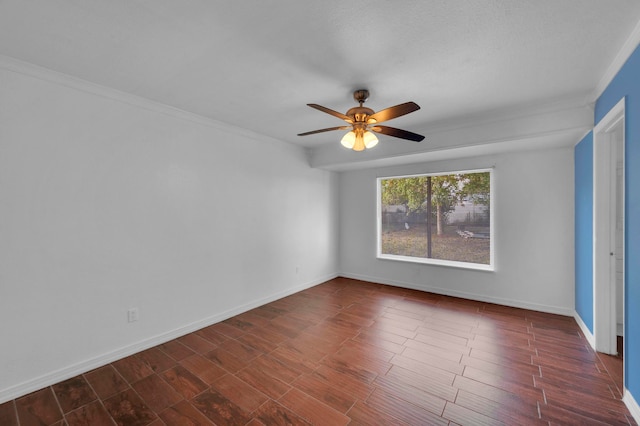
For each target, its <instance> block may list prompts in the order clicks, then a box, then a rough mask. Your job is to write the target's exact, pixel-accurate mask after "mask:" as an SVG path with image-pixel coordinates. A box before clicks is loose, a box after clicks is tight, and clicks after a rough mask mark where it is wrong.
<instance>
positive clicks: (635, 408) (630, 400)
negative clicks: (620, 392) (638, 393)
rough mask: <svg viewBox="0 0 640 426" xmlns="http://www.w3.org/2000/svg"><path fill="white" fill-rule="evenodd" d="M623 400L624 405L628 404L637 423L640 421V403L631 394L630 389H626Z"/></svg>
mask: <svg viewBox="0 0 640 426" xmlns="http://www.w3.org/2000/svg"><path fill="white" fill-rule="evenodd" d="M622 402H624V405H626V406H627V408H628V409H629V412H630V413H631V415H632V416H633V419H634V420H635V421H636V423H640V405H638V403H637V402H636V400H635V398H634V397H633V395H631V392H629V389H625V390H624V396H623V397H622Z"/></svg>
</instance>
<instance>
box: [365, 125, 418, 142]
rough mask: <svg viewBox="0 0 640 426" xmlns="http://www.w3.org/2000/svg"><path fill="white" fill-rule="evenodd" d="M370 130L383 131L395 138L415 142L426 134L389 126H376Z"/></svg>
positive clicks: (384, 133)
mask: <svg viewBox="0 0 640 426" xmlns="http://www.w3.org/2000/svg"><path fill="white" fill-rule="evenodd" d="M369 130H373V131H374V132H376V133H382V134H383V135H387V136H393V137H394V138H400V139H407V140H410V141H414V142H420V141H422V140H423V139H424V136H422V135H419V134H417V133H413V132H410V131H408V130H402V129H396V128H395V127H389V126H375V127H371V128H369Z"/></svg>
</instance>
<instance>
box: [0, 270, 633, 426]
mask: <svg viewBox="0 0 640 426" xmlns="http://www.w3.org/2000/svg"><path fill="white" fill-rule="evenodd" d="M608 361H614V362H613V363H611V364H610V363H609V362H608ZM608 361H607V362H606V363H604V362H603V361H602V358H601V356H599V355H598V354H596V353H595V352H594V351H593V350H592V349H591V348H590V346H589V344H588V342H587V341H586V339H585V338H584V336H583V335H582V333H581V332H580V330H579V328H578V326H577V324H576V323H575V321H574V320H573V318H569V317H563V316H558V315H551V314H545V313H540V312H534V311H528V310H522V309H514V308H508V307H503V306H498V305H492V304H488V303H481V302H474V301H469V300H464V299H456V298H452V297H445V296H439V295H435V294H430V293H423V292H419V291H412V290H406V289H401V288H395V287H390V286H383V285H377V284H371V283H366V282H361V281H356V280H350V279H345V278H337V279H334V280H331V281H329V282H327V283H324V284H322V285H319V286H316V287H313V288H311V289H309V290H306V291H303V292H300V293H297V294H295V295H292V296H289V297H286V298H284V299H281V300H278V301H276V302H273V303H270V304H268V305H265V306H262V307H260V308H257V309H254V310H252V311H249V312H246V313H244V314H241V315H238V316H236V317H233V318H230V319H228V320H226V321H224V322H221V323H218V324H215V325H212V326H210V327H207V328H204V329H202V330H199V331H197V332H195V333H192V334H189V335H187V336H184V337H182V338H179V339H177V340H174V341H171V342H168V343H165V344H163V345H160V346H157V347H154V348H151V349H148V350H146V351H144V352H141V353H138V354H136V355H133V356H130V357H128V358H125V359H122V360H119V361H117V362H114V363H112V364H109V365H106V366H104V367H102V368H98V369H96V370H94V371H91V372H88V373H86V374H83V375H80V376H77V377H74V378H72V379H70V380H67V381H65V382H62V383H58V384H56V385H54V386H50V387H47V388H45V389H42V390H39V391H37V392H34V393H32V394H30V395H27V396H24V397H22V398H18V399H17V400H15V401H10V402H7V403H5V404H2V405H0V425H2V426H13V425H20V426H31V425H68V426H75V425H93V426H101V425H114V424H119V425H136V426H137V425H140V426H142V425H154V426H156V425H211V424H219V425H226V424H230V425H286V424H294V425H297V424H319V425H345V424H376V425H380V424H389V425H404V424H408V425H493V424H509V425H564V424H568V425H586V424H589V425H590V424H607V425H629V424H632V425H634V424H636V423H635V421H634V420H633V418H632V417H631V415H630V414H629V412H628V410H627V408H626V407H625V405H624V404H623V403H622V402H621V400H620V398H621V396H622V395H621V388H622V386H621V385H619V384H616V382H615V374H610V371H609V370H612V369H615V368H617V367H615V365H616V364H615V360H608ZM609 365H611V366H609ZM607 366H609V367H607ZM620 371H621V367H620Z"/></svg>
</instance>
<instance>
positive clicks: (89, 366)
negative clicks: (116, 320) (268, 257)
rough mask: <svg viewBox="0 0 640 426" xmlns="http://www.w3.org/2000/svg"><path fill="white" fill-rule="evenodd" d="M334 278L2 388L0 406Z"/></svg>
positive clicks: (262, 299) (250, 303) (314, 281)
mask: <svg viewBox="0 0 640 426" xmlns="http://www.w3.org/2000/svg"><path fill="white" fill-rule="evenodd" d="M337 276H338V275H337V274H330V275H326V276H324V277H319V278H317V279H315V280H313V281H309V282H306V283H304V284H300V285H297V286H295V287H291V288H288V289H287V290H283V291H279V292H277V293H274V294H272V295H270V296H267V297H263V298H260V299H257V300H254V301H252V302H249V303H245V304H243V305H240V306H237V307H235V308H232V309H229V310H226V311H224V312H220V313H217V314H215V315H212V316H210V317H207V318H203V319H202V320H199V321H196V322H192V323H190V324H186V325H184V326H181V327H178V328H176V329H174V330H171V331H168V332H166V333H162V334H159V335H156V336H153V337H150V338H148V339H144V340H141V341H139V342H136V343H135V344H132V345H128V346H124V347H121V348H119V349H116V350H114V351H111V352H107V353H105V354H102V355H100V356H97V357H94V358H91V359H87V360H85V361H82V362H79V363H75V364H73V365H69V366H66V367H64V368H61V369H59V370H56V371H53V372H51V373H47V374H45V375H42V376H40V377H36V378H34V379H31V380H27V381H25V382H23V383H20V384H18V385H14V386H10V387H8V388H5V389H0V404H2V403H4V402H7V401H11V400H13V399H16V398H19V397H21V396H24V395H26V394H29V393H31V392H35V391H37V390H40V389H43V388H45V387H47V386H51V385H53V384H56V383H59V382H61V381H64V380H67V379H70V378H72V377H75V376H77V375H79V374H84V373H86V372H89V371H91V370H93V369H96V368H99V367H102V366H104V365H107V364H109V363H112V362H114V361H117V360H119V359H122V358H125V357H127V356H129V355H133V354H135V353H138V352H140V351H143V350H145V349H149V348H152V347H154V346H157V345H160V344H162V343H166V342H168V341H170V340H173V339H176V338H178V337H181V336H184V335H185V334H189V333H192V332H194V331H197V330H200V329H201V328H204V327H208V326H210V325H212V324H215V323H218V322H220V321H224V320H226V319H228V318H231V317H233V316H235V315H239V314H241V313H243V312H246V311H249V310H251V309H254V308H257V307H259V306H262V305H265V304H267V303H270V302H273V301H275V300H278V299H282V298H283V297H287V296H290V295H292V294H295V293H298V292H300V291H302V290H306V289H308V288H310V287H314V286H316V285H318V284H322V283H323V282H326V281H329V280H331V279H333V278H336V277H337Z"/></svg>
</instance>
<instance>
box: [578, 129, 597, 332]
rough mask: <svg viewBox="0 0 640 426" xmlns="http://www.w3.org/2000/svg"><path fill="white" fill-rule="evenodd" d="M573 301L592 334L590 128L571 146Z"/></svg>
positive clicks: (591, 152)
mask: <svg viewBox="0 0 640 426" xmlns="http://www.w3.org/2000/svg"><path fill="white" fill-rule="evenodd" d="M574 166H575V169H574V170H575V171H574V173H575V215H576V217H575V262H576V264H575V277H576V289H575V305H576V312H577V313H578V315H580V318H582V321H583V322H584V323H585V325H586V326H587V328H588V329H589V331H591V333H592V334H593V132H589V133H588V134H587V135H586V136H585V137H584V138H583V139H582V140H581V141H580V142H579V143H578V144H577V145H576V147H575V151H574Z"/></svg>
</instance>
